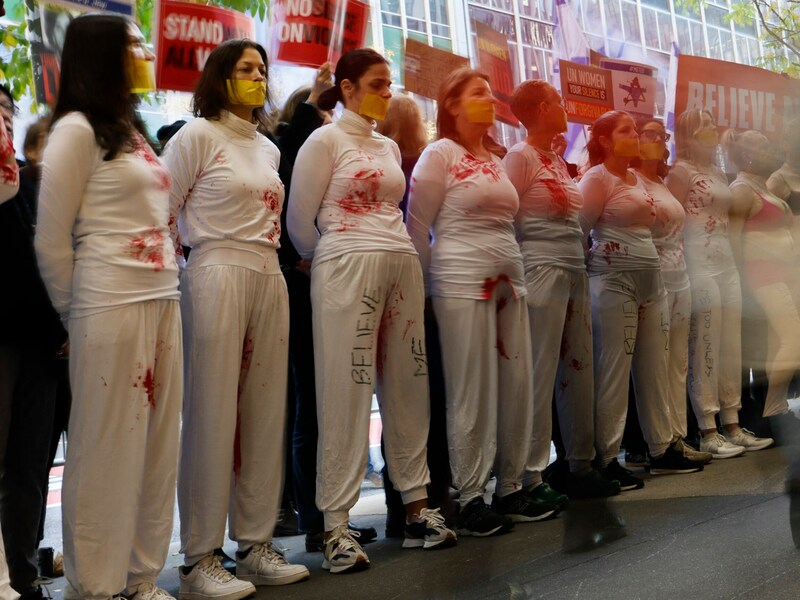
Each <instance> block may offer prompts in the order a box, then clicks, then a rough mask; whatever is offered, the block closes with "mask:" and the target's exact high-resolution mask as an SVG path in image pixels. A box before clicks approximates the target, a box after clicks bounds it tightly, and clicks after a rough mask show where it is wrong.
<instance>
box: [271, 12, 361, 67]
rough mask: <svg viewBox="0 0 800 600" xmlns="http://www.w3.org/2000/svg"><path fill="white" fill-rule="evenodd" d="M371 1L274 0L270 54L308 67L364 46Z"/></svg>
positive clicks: (337, 57)
mask: <svg viewBox="0 0 800 600" xmlns="http://www.w3.org/2000/svg"><path fill="white" fill-rule="evenodd" d="M368 18H369V4H367V3H365V2H361V1H359V0H274V2H273V5H272V17H271V19H270V23H271V26H270V29H271V37H270V57H271V58H273V59H275V60H278V61H281V62H289V63H294V64H298V65H304V66H306V67H313V68H316V67H319V66H320V65H321V64H322V63H324V62H326V61H331V62H333V63H335V62H336V61H337V60H339V57H340V56H341V55H342V54H344V53H345V52H349V51H350V50H354V49H356V48H361V47H362V46H363V45H364V39H365V38H366V35H367V20H368Z"/></svg>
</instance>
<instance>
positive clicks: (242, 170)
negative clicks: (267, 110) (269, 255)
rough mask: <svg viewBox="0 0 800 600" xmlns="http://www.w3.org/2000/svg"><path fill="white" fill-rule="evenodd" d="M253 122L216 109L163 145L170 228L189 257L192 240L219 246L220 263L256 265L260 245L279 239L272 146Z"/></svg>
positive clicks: (278, 187)
mask: <svg viewBox="0 0 800 600" xmlns="http://www.w3.org/2000/svg"><path fill="white" fill-rule="evenodd" d="M256 127H257V126H256V124H255V123H251V122H249V121H245V120H244V119H240V118H239V117H237V116H236V115H233V114H232V113H229V112H227V111H223V112H222V114H221V115H220V117H219V119H202V118H201V119H195V120H194V121H192V122H191V123H189V124H187V125H186V126H184V127H183V128H182V129H181V130H180V131H179V132H178V133H177V134H175V137H173V138H172V139H171V140H170V141H169V143H168V144H167V147H166V149H165V152H164V155H163V161H164V164H165V165H166V167H167V169H168V170H169V172H170V174H171V175H172V184H173V185H172V192H171V194H170V202H169V207H170V230H171V232H172V235H173V238H175V241H176V243H178V242H180V243H183V244H185V245H186V246H189V247H190V248H192V249H193V252H192V255H191V256H195V252H197V257H198V258H199V257H200V256H201V252H202V248H198V247H200V246H204V247H211V246H222V247H224V248H225V249H226V250H228V252H226V254H225V257H224V258H223V259H222V262H223V263H224V264H231V265H235V266H241V267H246V268H253V269H255V270H262V268H263V263H264V261H263V259H262V258H261V256H262V255H263V254H264V250H269V249H275V248H278V247H279V246H280V244H279V241H278V240H279V238H280V233H281V220H280V215H281V209H282V207H283V184H282V183H281V180H280V178H279V177H278V163H279V161H280V152H279V151H278V148H277V147H276V146H275V144H273V143H272V142H271V141H269V140H268V139H267V138H266V137H265V136H263V135H261V134H259V133H258V132H257V131H256ZM176 249H177V251H178V252H179V253H180V244H179V243H178V244H177V248H176ZM198 250H199V251H198ZM219 259H220V255H219V254H217V257H216V258H215V261H216V263H217V264H219ZM191 260H197V259H195V258H193V259H191Z"/></svg>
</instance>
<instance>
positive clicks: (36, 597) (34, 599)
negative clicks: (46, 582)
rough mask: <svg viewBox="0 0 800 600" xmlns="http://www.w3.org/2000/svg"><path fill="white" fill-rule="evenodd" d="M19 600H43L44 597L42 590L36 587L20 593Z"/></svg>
mask: <svg viewBox="0 0 800 600" xmlns="http://www.w3.org/2000/svg"><path fill="white" fill-rule="evenodd" d="M19 600H45V596H44V594H43V593H42V588H41V587H39V586H36V587H34V588H31V589H29V590H28V591H25V592H22V593H21V594H20V595H19Z"/></svg>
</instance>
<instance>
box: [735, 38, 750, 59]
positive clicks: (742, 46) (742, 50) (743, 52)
mask: <svg viewBox="0 0 800 600" xmlns="http://www.w3.org/2000/svg"><path fill="white" fill-rule="evenodd" d="M736 45H737V46H738V47H739V62H741V63H742V64H745V65H752V64H753V61H752V59H751V58H750V46H749V45H748V44H747V38H745V37H742V36H739V35H737V36H736Z"/></svg>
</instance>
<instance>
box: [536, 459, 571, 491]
mask: <svg viewBox="0 0 800 600" xmlns="http://www.w3.org/2000/svg"><path fill="white" fill-rule="evenodd" d="M567 479H569V463H568V462H567V460H566V459H564V458H557V459H555V460H554V461H553V462H552V463H550V464H549V465H547V468H546V469H545V470H544V471H542V481H544V482H545V483H546V484H547V485H549V486H550V487H551V488H553V489H554V490H556V491H557V492H561V493H562V494H566V493H567Z"/></svg>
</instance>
